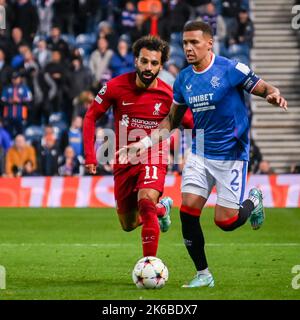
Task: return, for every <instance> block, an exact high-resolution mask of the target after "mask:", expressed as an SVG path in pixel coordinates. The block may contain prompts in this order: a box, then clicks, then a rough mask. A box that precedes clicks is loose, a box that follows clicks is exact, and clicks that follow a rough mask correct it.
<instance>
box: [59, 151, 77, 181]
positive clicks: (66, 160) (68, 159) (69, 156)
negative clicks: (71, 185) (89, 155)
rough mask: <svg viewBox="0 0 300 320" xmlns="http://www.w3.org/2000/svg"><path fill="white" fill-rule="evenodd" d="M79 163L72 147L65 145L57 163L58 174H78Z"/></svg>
mask: <svg viewBox="0 0 300 320" xmlns="http://www.w3.org/2000/svg"><path fill="white" fill-rule="evenodd" d="M80 166H81V163H80V161H79V159H78V157H77V156H76V154H75V152H74V150H73V148H72V147H71V146H67V147H66V149H65V151H64V156H63V158H62V160H61V162H60V163H59V167H58V174H59V175H60V176H74V175H79V174H80V173H81V171H80Z"/></svg>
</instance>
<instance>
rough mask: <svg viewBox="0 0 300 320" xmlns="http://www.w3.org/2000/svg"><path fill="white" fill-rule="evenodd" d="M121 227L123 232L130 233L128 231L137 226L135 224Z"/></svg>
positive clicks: (125, 224) (122, 224)
mask: <svg viewBox="0 0 300 320" xmlns="http://www.w3.org/2000/svg"><path fill="white" fill-rule="evenodd" d="M121 227H122V229H123V231H125V232H130V231H132V230H134V229H135V228H136V227H137V225H136V223H121Z"/></svg>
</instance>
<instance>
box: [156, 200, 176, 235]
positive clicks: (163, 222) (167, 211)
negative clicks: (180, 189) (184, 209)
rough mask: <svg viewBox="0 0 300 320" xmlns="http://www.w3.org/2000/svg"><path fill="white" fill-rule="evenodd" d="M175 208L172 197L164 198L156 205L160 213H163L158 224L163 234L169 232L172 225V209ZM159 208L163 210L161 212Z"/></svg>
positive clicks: (159, 216)
mask: <svg viewBox="0 0 300 320" xmlns="http://www.w3.org/2000/svg"><path fill="white" fill-rule="evenodd" d="M172 206H173V200H172V199H171V198H170V197H165V198H162V199H161V200H160V201H159V203H158V204H157V205H156V208H157V209H158V211H163V213H162V214H161V215H158V222H159V227H160V230H161V232H167V231H168V230H169V228H170V225H171V208H172ZM159 208H161V209H163V210H160V209H159Z"/></svg>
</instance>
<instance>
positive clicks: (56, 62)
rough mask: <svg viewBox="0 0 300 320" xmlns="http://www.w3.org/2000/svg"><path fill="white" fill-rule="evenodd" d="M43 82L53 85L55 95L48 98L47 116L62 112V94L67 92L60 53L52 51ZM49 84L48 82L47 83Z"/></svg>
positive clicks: (64, 69)
mask: <svg viewBox="0 0 300 320" xmlns="http://www.w3.org/2000/svg"><path fill="white" fill-rule="evenodd" d="M44 77H45V81H46V82H47V83H48V84H49V85H51V84H50V82H51V81H52V83H54V84H55V95H53V96H51V97H49V98H50V99H49V101H48V102H49V107H48V109H49V114H51V113H53V112H62V111H63V110H64V107H63V106H64V100H63V99H64V93H65V92H68V88H67V86H68V70H67V68H66V65H65V64H64V62H63V61H62V57H61V52H60V51H58V50H54V51H52V58H51V61H50V63H48V64H47V65H46V67H45V70H44ZM48 80H49V81H50V82H49V81H48Z"/></svg>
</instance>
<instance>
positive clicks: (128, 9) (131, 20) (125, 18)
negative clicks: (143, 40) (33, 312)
mask: <svg viewBox="0 0 300 320" xmlns="http://www.w3.org/2000/svg"><path fill="white" fill-rule="evenodd" d="M137 13H138V11H137V9H136V6H135V3H134V1H131V0H129V1H126V3H125V8H124V9H123V10H122V12H121V21H120V33H121V34H130V32H131V30H132V29H133V28H134V27H135V20H136V15H137Z"/></svg>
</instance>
